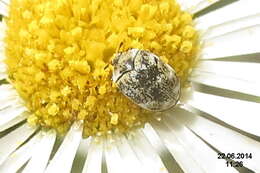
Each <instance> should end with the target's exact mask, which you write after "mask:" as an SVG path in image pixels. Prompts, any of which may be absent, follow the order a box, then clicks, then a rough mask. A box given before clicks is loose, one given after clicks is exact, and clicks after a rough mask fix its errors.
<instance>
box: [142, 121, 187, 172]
mask: <svg viewBox="0 0 260 173" xmlns="http://www.w3.org/2000/svg"><path fill="white" fill-rule="evenodd" d="M142 130H143V133H144V135H145V136H146V137H147V139H148V140H149V142H150V143H151V145H152V146H153V148H154V149H155V150H156V151H157V153H158V154H159V155H160V157H161V159H162V161H163V163H164V165H165V167H166V168H167V170H168V172H176V173H177V172H178V173H179V172H183V170H182V169H181V167H180V165H179V164H178V163H177V162H176V160H175V159H174V157H175V156H173V155H172V154H171V153H170V152H169V150H168V149H167V148H166V146H165V145H164V143H163V141H162V140H161V139H160V136H159V135H158V134H157V132H156V131H155V130H154V129H153V127H152V126H151V125H150V124H149V123H146V124H145V127H144V128H143V129H142Z"/></svg>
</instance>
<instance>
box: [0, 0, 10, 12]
mask: <svg viewBox="0 0 260 173" xmlns="http://www.w3.org/2000/svg"><path fill="white" fill-rule="evenodd" d="M7 7H8V6H7V4H5V3H3V2H2V1H0V14H2V15H4V16H8V8H7Z"/></svg>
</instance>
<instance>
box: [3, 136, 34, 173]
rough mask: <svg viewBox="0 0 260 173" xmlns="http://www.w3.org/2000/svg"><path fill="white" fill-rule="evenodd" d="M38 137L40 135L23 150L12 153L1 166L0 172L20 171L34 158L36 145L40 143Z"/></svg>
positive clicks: (23, 147)
mask: <svg viewBox="0 0 260 173" xmlns="http://www.w3.org/2000/svg"><path fill="white" fill-rule="evenodd" d="M38 136H39V134H37V135H35V136H34V137H33V138H32V139H30V140H29V141H28V142H27V143H25V144H24V145H23V146H22V147H21V148H19V149H18V150H17V151H15V152H14V153H12V154H11V155H10V156H9V157H8V158H7V159H6V161H5V162H4V163H3V164H2V165H1V166H0V172H5V173H13V172H16V171H18V169H20V168H21V167H22V166H23V165H24V164H25V163H26V162H27V161H28V160H29V159H30V157H31V156H32V152H33V150H34V147H35V144H37V143H38V142H39V140H38Z"/></svg>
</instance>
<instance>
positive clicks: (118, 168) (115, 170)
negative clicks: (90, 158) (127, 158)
mask: <svg viewBox="0 0 260 173" xmlns="http://www.w3.org/2000/svg"><path fill="white" fill-rule="evenodd" d="M116 142H117V141H114V140H113V139H111V140H106V142H105V147H104V152H105V158H106V163H107V170H108V173H121V172H127V173H130V171H129V170H127V169H126V167H125V162H123V160H122V158H121V156H120V153H119V151H118V149H117V147H116Z"/></svg>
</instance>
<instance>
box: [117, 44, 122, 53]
mask: <svg viewBox="0 0 260 173" xmlns="http://www.w3.org/2000/svg"><path fill="white" fill-rule="evenodd" d="M123 45H124V42H121V43H120V44H119V46H118V48H117V50H116V53H118V52H119V51H120V49H121V48H122V46H123Z"/></svg>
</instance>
